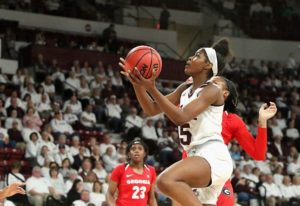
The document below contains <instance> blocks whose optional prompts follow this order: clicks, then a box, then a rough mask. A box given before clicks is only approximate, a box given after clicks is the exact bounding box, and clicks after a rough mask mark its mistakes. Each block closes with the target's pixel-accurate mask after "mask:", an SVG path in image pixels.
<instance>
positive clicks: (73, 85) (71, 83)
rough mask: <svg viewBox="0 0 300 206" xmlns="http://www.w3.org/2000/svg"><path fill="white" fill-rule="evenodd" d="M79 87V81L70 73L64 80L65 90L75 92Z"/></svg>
mask: <svg viewBox="0 0 300 206" xmlns="http://www.w3.org/2000/svg"><path fill="white" fill-rule="evenodd" d="M79 86H80V81H79V79H77V78H76V77H75V72H74V71H70V72H69V77H68V78H67V79H66V84H65V89H70V90H71V91H73V92H75V91H76V89H77V88H79Z"/></svg>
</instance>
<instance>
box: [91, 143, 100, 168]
mask: <svg viewBox="0 0 300 206" xmlns="http://www.w3.org/2000/svg"><path fill="white" fill-rule="evenodd" d="M90 158H91V160H92V163H93V165H95V161H100V160H101V158H102V157H101V155H100V149H99V147H98V146H94V147H93V148H92V153H91V157H90Z"/></svg>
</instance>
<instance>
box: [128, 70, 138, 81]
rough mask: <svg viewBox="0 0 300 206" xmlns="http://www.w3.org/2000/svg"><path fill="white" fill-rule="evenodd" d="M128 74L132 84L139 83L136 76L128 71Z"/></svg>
mask: <svg viewBox="0 0 300 206" xmlns="http://www.w3.org/2000/svg"><path fill="white" fill-rule="evenodd" d="M128 74H129V77H130V79H131V80H132V81H133V82H135V83H137V82H138V81H139V79H138V78H137V76H136V75H135V74H133V73H132V72H131V71H130V70H129V71H128Z"/></svg>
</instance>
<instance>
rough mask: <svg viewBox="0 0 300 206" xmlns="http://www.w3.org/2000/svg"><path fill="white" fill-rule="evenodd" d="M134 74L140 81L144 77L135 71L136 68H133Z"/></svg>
mask: <svg viewBox="0 0 300 206" xmlns="http://www.w3.org/2000/svg"><path fill="white" fill-rule="evenodd" d="M134 73H135V76H136V77H137V78H138V79H140V80H142V79H143V78H144V77H143V76H142V75H141V73H140V71H139V70H138V69H137V67H134Z"/></svg>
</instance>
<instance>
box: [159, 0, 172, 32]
mask: <svg viewBox="0 0 300 206" xmlns="http://www.w3.org/2000/svg"><path fill="white" fill-rule="evenodd" d="M169 18H170V12H169V11H168V9H167V6H166V4H162V11H161V12H160V16H159V28H160V29H168V27H169Z"/></svg>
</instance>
